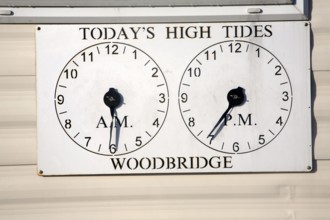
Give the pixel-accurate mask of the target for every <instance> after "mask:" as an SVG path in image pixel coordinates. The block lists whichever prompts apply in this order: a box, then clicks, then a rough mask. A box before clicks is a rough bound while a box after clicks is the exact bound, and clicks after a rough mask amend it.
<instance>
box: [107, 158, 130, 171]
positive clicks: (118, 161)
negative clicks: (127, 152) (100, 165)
mask: <svg viewBox="0 0 330 220" xmlns="http://www.w3.org/2000/svg"><path fill="white" fill-rule="evenodd" d="M110 159H111V162H112V166H113V167H114V168H115V170H117V168H119V169H123V166H124V163H125V160H126V158H125V157H124V158H110Z"/></svg>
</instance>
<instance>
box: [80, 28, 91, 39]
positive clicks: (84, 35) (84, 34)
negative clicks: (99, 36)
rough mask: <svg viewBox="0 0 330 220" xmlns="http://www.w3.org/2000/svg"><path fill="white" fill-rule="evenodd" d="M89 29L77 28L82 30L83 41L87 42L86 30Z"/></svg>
mask: <svg viewBox="0 0 330 220" xmlns="http://www.w3.org/2000/svg"><path fill="white" fill-rule="evenodd" d="M89 29H90V28H79V30H82V31H83V38H82V39H83V40H87V38H86V30H89Z"/></svg>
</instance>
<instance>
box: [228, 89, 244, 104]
mask: <svg viewBox="0 0 330 220" xmlns="http://www.w3.org/2000/svg"><path fill="white" fill-rule="evenodd" d="M227 100H228V102H229V106H230V107H235V106H239V105H242V104H243V103H244V101H245V94H244V89H243V88H242V87H237V88H236V89H232V90H230V91H229V92H228V94H227Z"/></svg>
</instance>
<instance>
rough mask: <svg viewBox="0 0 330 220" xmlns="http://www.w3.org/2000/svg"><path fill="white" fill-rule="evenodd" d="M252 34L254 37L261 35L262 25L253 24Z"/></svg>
mask: <svg viewBox="0 0 330 220" xmlns="http://www.w3.org/2000/svg"><path fill="white" fill-rule="evenodd" d="M254 36H255V37H263V36H264V34H263V26H262V25H255V26H254Z"/></svg>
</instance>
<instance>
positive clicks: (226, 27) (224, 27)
mask: <svg viewBox="0 0 330 220" xmlns="http://www.w3.org/2000/svg"><path fill="white" fill-rule="evenodd" d="M229 28H233V26H222V29H226V35H225V38H229V37H230V36H229Z"/></svg>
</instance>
